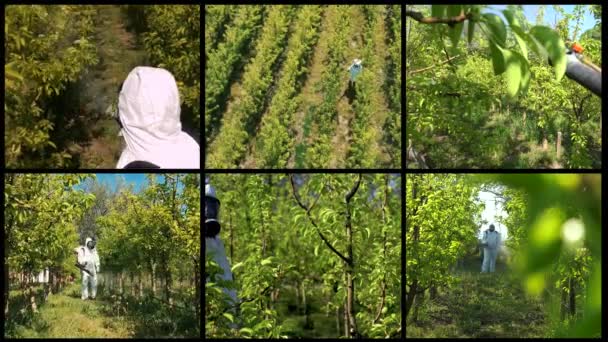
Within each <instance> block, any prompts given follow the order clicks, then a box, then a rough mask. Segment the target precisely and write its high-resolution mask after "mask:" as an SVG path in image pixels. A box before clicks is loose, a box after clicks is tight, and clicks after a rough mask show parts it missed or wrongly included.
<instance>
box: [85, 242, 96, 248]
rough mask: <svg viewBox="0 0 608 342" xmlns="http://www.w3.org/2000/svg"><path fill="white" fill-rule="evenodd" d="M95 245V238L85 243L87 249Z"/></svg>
mask: <svg viewBox="0 0 608 342" xmlns="http://www.w3.org/2000/svg"><path fill="white" fill-rule="evenodd" d="M95 245H96V242H95V240H92V241H89V242H88V243H87V247H89V249H93V248H95Z"/></svg>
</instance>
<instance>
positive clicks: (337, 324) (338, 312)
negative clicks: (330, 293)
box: [336, 306, 340, 336]
mask: <svg viewBox="0 0 608 342" xmlns="http://www.w3.org/2000/svg"><path fill="white" fill-rule="evenodd" d="M336 336H340V307H339V306H336Z"/></svg>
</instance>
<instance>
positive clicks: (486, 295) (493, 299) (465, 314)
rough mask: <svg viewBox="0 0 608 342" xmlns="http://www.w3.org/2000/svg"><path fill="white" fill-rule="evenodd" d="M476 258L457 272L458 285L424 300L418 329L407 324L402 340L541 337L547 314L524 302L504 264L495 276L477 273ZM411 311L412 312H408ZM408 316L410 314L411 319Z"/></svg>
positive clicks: (537, 305) (535, 304) (531, 301)
mask: <svg viewBox="0 0 608 342" xmlns="http://www.w3.org/2000/svg"><path fill="white" fill-rule="evenodd" d="M480 265H481V260H480V258H478V257H477V258H470V259H467V260H465V261H464V263H463V264H462V265H461V266H460V267H459V268H458V269H456V270H455V272H454V273H455V274H454V275H455V276H457V280H458V282H457V284H456V285H454V286H452V287H451V288H449V289H441V290H440V292H439V294H438V295H437V297H436V299H435V300H433V301H430V300H428V298H427V299H426V301H425V302H424V303H423V305H422V306H421V308H420V311H419V313H418V320H417V322H416V323H412V322H408V323H407V324H406V336H407V337H408V338H413V337H431V338H445V337H450V338H488V337H492V338H514V337H519V338H522V337H545V336H547V334H548V331H547V329H548V325H547V314H546V308H545V307H544V306H543V304H542V303H541V301H539V300H535V299H532V298H529V297H527V296H526V294H525V292H524V290H523V288H522V287H521V283H520V282H519V281H518V280H517V279H516V278H515V277H514V276H513V275H512V273H511V272H510V271H509V269H508V268H507V267H506V265H504V264H503V263H498V264H497V270H496V273H491V274H487V273H484V274H482V273H480ZM412 310H413V309H412ZM410 316H411V313H410Z"/></svg>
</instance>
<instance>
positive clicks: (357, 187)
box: [344, 174, 361, 203]
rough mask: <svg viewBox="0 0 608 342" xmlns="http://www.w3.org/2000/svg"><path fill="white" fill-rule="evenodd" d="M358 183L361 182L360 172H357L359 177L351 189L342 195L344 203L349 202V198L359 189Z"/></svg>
mask: <svg viewBox="0 0 608 342" xmlns="http://www.w3.org/2000/svg"><path fill="white" fill-rule="evenodd" d="M359 184H361V174H359V179H357V183H355V185H353V187H352V189H350V191H349V192H348V193H347V194H346V196H345V197H344V199H345V200H346V203H348V202H350V199H351V198H352V197H353V196H354V195H355V193H356V192H357V190H359Z"/></svg>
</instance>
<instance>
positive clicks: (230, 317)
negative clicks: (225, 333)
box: [222, 312, 234, 323]
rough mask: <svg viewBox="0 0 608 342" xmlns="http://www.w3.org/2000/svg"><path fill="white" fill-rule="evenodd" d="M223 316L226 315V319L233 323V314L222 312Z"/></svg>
mask: <svg viewBox="0 0 608 342" xmlns="http://www.w3.org/2000/svg"><path fill="white" fill-rule="evenodd" d="M222 315H223V316H224V317H226V319H228V320H229V321H230V322H232V323H234V316H232V315H231V314H229V313H227V312H224V313H223V314H222Z"/></svg>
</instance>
